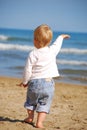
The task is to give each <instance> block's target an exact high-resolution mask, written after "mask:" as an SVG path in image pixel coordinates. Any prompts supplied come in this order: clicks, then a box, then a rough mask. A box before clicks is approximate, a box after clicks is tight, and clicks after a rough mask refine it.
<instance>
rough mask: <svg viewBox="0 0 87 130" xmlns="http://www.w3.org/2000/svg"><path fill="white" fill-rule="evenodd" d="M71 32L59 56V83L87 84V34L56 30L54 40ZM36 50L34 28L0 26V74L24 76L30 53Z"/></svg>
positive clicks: (57, 80) (57, 79)
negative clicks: (34, 47) (23, 28)
mask: <svg viewBox="0 0 87 130" xmlns="http://www.w3.org/2000/svg"><path fill="white" fill-rule="evenodd" d="M62 33H67V34H69V35H70V36H71V38H70V39H68V40H64V41H63V45H62V48H61V51H60V53H59V55H58V56H57V65H58V69H59V72H60V78H56V79H55V81H56V82H65V83H72V84H82V85H87V33H77V32H58V31H54V32H53V40H52V42H53V41H55V39H56V38H57V36H58V35H60V34H62ZM32 49H33V30H22V29H21V30H20V29H5V28H4V29H2V28H0V75H1V76H9V77H18V78H22V73H23V69H24V65H25V61H26V58H27V56H28V53H29V52H30V51H31V50H32Z"/></svg>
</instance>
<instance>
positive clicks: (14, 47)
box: [0, 43, 33, 51]
mask: <svg viewBox="0 0 87 130" xmlns="http://www.w3.org/2000/svg"><path fill="white" fill-rule="evenodd" d="M32 49H33V47H32V46H27V45H19V44H3V43H0V50H21V51H29V50H32Z"/></svg>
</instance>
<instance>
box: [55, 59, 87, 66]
mask: <svg viewBox="0 0 87 130" xmlns="http://www.w3.org/2000/svg"><path fill="white" fill-rule="evenodd" d="M57 63H58V64H63V65H64V64H65V65H84V66H87V62H86V61H75V60H57Z"/></svg>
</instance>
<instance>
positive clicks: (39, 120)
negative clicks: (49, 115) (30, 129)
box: [36, 112, 46, 128]
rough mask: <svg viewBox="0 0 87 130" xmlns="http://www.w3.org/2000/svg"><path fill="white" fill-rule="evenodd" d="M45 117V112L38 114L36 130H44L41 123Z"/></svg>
mask: <svg viewBox="0 0 87 130" xmlns="http://www.w3.org/2000/svg"><path fill="white" fill-rule="evenodd" d="M45 117H46V112H38V117H37V123H36V127H37V128H44V127H43V122H44V120H45Z"/></svg>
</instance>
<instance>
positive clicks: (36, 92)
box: [19, 24, 70, 128]
mask: <svg viewBox="0 0 87 130" xmlns="http://www.w3.org/2000/svg"><path fill="white" fill-rule="evenodd" d="M52 36H53V34H52V31H51V29H50V27H49V26H48V25H45V24H43V25H40V26H39V27H37V28H36V29H35V31H34V46H35V47H36V48H35V49H34V50H32V51H31V52H30V54H29V56H28V58H27V61H26V65H25V69H24V75H23V82H22V83H21V84H19V85H20V86H24V87H27V86H28V89H27V98H26V102H25V105H24V106H25V108H26V109H27V113H28V117H27V118H26V119H25V120H24V121H25V122H26V123H32V122H33V119H34V111H35V110H36V112H37V113H38V115H37V122H36V127H37V128H44V127H43V121H44V120H45V118H46V115H47V113H49V111H50V106H51V103H52V99H53V95H54V81H53V77H57V76H59V72H58V69H57V64H56V56H57V54H58V53H59V51H60V49H61V46H62V42H63V39H65V38H69V37H70V36H69V35H65V34H62V35H60V36H59V37H58V38H57V39H56V41H55V42H54V43H53V44H52V45H51V46H49V44H50V43H51V40H52Z"/></svg>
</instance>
